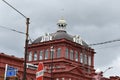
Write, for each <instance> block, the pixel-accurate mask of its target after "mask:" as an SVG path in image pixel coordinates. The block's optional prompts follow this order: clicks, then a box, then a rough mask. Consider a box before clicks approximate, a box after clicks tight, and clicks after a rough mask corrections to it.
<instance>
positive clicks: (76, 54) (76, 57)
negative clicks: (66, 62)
mask: <svg viewBox="0 0 120 80" xmlns="http://www.w3.org/2000/svg"><path fill="white" fill-rule="evenodd" d="M75 61H78V52H77V51H75Z"/></svg>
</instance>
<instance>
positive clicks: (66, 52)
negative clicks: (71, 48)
mask: <svg viewBox="0 0 120 80" xmlns="http://www.w3.org/2000/svg"><path fill="white" fill-rule="evenodd" d="M65 57H66V58H68V48H66V50H65Z"/></svg>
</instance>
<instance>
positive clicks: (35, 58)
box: [34, 51, 37, 60]
mask: <svg viewBox="0 0 120 80" xmlns="http://www.w3.org/2000/svg"><path fill="white" fill-rule="evenodd" d="M34 60H37V52H36V51H35V52H34Z"/></svg>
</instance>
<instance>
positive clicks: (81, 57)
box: [80, 53, 83, 63]
mask: <svg viewBox="0 0 120 80" xmlns="http://www.w3.org/2000/svg"><path fill="white" fill-rule="evenodd" d="M80 63H83V54H82V53H81V54H80Z"/></svg>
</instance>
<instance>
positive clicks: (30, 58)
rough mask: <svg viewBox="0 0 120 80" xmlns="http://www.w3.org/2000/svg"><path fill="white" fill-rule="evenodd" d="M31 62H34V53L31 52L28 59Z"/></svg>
mask: <svg viewBox="0 0 120 80" xmlns="http://www.w3.org/2000/svg"><path fill="white" fill-rule="evenodd" d="M28 60H29V61H32V52H29V58H28Z"/></svg>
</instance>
